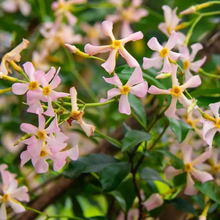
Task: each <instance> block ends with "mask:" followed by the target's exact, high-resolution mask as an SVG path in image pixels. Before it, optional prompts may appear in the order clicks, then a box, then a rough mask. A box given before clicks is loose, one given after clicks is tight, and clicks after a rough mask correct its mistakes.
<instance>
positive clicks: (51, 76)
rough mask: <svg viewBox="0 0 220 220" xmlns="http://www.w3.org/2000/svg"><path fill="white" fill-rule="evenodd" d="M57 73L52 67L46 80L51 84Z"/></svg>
mask: <svg viewBox="0 0 220 220" xmlns="http://www.w3.org/2000/svg"><path fill="white" fill-rule="evenodd" d="M55 73H56V69H55V68H54V67H53V66H52V67H51V68H50V70H49V71H48V72H47V74H46V80H47V82H50V81H51V80H52V78H53V77H54V74H55Z"/></svg>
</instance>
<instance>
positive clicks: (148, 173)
mask: <svg viewBox="0 0 220 220" xmlns="http://www.w3.org/2000/svg"><path fill="white" fill-rule="evenodd" d="M141 179H143V180H146V181H149V180H153V181H154V180H159V181H160V182H163V183H166V184H167V185H169V184H168V183H167V182H166V181H165V180H163V179H162V177H161V176H160V174H159V173H158V172H157V171H156V170H154V169H151V168H149V167H146V168H144V169H142V170H141Z"/></svg>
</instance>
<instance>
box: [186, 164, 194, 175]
mask: <svg viewBox="0 0 220 220" xmlns="http://www.w3.org/2000/svg"><path fill="white" fill-rule="evenodd" d="M192 168H193V167H192V164H191V163H187V164H185V171H186V172H187V173H189V172H190V171H191V170H192Z"/></svg>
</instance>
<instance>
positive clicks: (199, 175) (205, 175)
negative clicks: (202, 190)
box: [191, 168, 213, 183]
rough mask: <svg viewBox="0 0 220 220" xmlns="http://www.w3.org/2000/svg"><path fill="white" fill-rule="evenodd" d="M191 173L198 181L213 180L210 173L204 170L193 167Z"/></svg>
mask: <svg viewBox="0 0 220 220" xmlns="http://www.w3.org/2000/svg"><path fill="white" fill-rule="evenodd" d="M191 174H192V175H193V176H194V177H195V178H196V179H197V180H199V181H201V182H202V183H204V182H206V181H209V180H213V177H212V175H211V174H209V173H207V172H204V171H200V170H197V169H195V168H193V169H192V170H191Z"/></svg>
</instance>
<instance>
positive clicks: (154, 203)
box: [143, 193, 163, 211]
mask: <svg viewBox="0 0 220 220" xmlns="http://www.w3.org/2000/svg"><path fill="white" fill-rule="evenodd" d="M143 205H144V206H145V207H146V209H147V211H151V210H153V209H156V208H157V207H160V206H162V205H163V198H162V196H161V195H160V194H158V193H154V194H152V195H151V196H150V197H149V198H148V200H147V201H146V202H144V204H143Z"/></svg>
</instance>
